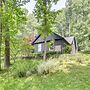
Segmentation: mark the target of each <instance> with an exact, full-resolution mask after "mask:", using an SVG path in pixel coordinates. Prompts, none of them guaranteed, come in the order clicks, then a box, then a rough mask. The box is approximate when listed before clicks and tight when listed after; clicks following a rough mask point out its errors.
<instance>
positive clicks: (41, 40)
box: [32, 33, 70, 44]
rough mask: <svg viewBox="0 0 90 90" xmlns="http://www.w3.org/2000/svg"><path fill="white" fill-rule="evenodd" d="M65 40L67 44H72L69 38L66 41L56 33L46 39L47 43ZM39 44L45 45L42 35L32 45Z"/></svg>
mask: <svg viewBox="0 0 90 90" xmlns="http://www.w3.org/2000/svg"><path fill="white" fill-rule="evenodd" d="M52 39H54V40H64V41H65V42H66V43H67V44H70V42H68V41H67V38H66V39H65V38H64V37H63V36H61V35H58V34H56V33H52V34H51V35H49V36H48V37H47V38H46V41H47V42H48V41H50V40H52ZM38 43H44V39H43V38H42V37H41V35H38V36H37V37H36V38H35V40H34V41H33V42H32V44H38Z"/></svg>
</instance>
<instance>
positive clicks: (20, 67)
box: [11, 60, 39, 77]
mask: <svg viewBox="0 0 90 90" xmlns="http://www.w3.org/2000/svg"><path fill="white" fill-rule="evenodd" d="M38 62H39V61H31V60H21V61H18V62H17V63H15V64H14V65H13V67H12V68H11V73H12V75H13V76H14V77H25V76H26V74H27V72H28V71H31V72H30V73H32V72H33V71H34V66H35V67H36V65H37V64H38ZM30 73H29V74H30Z"/></svg>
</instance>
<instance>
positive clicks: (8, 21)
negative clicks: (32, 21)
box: [2, 0, 26, 68]
mask: <svg viewBox="0 0 90 90" xmlns="http://www.w3.org/2000/svg"><path fill="white" fill-rule="evenodd" d="M15 2H16V0H14V1H13V0H11V1H9V0H5V1H4V3H3V16H2V19H3V21H2V23H3V24H2V26H3V36H4V40H5V59H4V67H5V68H9V66H10V43H11V42H10V40H11V38H12V37H14V36H15V34H16V33H17V32H18V31H17V30H18V29H19V26H20V25H21V24H22V23H23V22H24V21H26V19H25V15H24V13H23V10H22V9H21V8H20V6H17V4H16V3H15ZM24 23H25V22H24Z"/></svg>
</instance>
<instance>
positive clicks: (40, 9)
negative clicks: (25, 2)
mask: <svg viewBox="0 0 90 90" xmlns="http://www.w3.org/2000/svg"><path fill="white" fill-rule="evenodd" d="M57 1H58V0H48V1H47V0H45V1H44V0H37V3H36V6H35V9H34V14H35V16H36V18H37V20H38V21H40V25H41V26H40V27H39V29H38V32H39V33H40V34H41V35H42V36H44V38H45V37H46V36H47V35H48V34H50V33H51V32H52V25H53V24H54V23H55V22H54V21H55V18H56V15H57V12H55V11H52V10H51V7H52V3H57Z"/></svg>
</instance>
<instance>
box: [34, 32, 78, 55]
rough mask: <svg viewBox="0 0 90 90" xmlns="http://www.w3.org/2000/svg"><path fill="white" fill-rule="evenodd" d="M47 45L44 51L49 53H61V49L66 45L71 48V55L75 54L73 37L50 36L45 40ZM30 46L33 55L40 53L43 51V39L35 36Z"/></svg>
mask: <svg viewBox="0 0 90 90" xmlns="http://www.w3.org/2000/svg"><path fill="white" fill-rule="evenodd" d="M46 41H47V45H46V50H47V51H48V52H49V51H50V52H51V51H55V52H63V51H62V50H63V49H62V48H64V46H65V45H68V46H70V47H71V52H70V53H71V54H75V53H76V52H77V42H76V39H75V37H73V36H71V37H63V36H61V35H58V34H56V33H52V34H50V35H49V36H48V37H47V38H46ZM32 45H34V47H35V49H34V53H42V52H43V51H44V49H45V45H44V39H43V37H41V35H37V36H36V38H35V39H34V41H33V42H32Z"/></svg>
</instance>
